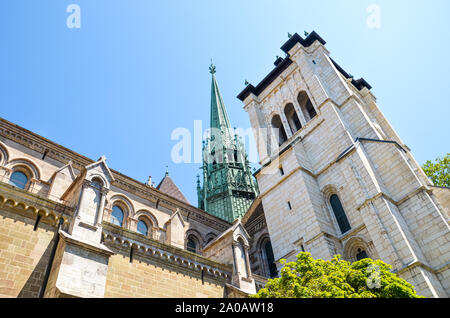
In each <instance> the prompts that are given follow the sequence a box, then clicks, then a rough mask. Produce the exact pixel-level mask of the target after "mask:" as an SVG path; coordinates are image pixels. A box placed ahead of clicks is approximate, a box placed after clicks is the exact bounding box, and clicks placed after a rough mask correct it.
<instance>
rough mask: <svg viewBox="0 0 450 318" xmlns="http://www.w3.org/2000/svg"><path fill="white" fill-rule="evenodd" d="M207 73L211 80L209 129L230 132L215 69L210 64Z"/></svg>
mask: <svg viewBox="0 0 450 318" xmlns="http://www.w3.org/2000/svg"><path fill="white" fill-rule="evenodd" d="M209 71H210V73H211V75H212V79H211V128H217V129H220V130H226V131H229V130H230V120H229V119H228V114H227V110H226V109H225V104H224V102H223V99H222V95H221V94H220V91H219V86H218V85H217V81H216V76H215V75H214V74H215V73H216V67H215V66H214V64H212V63H211V65H210V67H209Z"/></svg>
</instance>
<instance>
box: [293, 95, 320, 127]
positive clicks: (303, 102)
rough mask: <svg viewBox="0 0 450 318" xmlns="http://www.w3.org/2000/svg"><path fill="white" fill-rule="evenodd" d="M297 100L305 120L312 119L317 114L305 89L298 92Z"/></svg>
mask: <svg viewBox="0 0 450 318" xmlns="http://www.w3.org/2000/svg"><path fill="white" fill-rule="evenodd" d="M297 101H298V104H299V105H300V109H301V110H302V113H303V116H304V117H305V119H306V121H309V120H311V119H313V118H314V117H315V116H316V115H317V114H316V110H315V109H314V106H313V104H312V103H311V100H310V99H309V97H308V94H307V93H306V92H305V91H302V92H300V93H299V94H298V96H297Z"/></svg>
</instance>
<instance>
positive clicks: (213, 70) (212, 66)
mask: <svg viewBox="0 0 450 318" xmlns="http://www.w3.org/2000/svg"><path fill="white" fill-rule="evenodd" d="M209 72H210V73H211V74H215V73H216V66H215V65H214V64H213V61H212V59H211V65H210V66H209Z"/></svg>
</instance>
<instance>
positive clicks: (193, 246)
mask: <svg viewBox="0 0 450 318" xmlns="http://www.w3.org/2000/svg"><path fill="white" fill-rule="evenodd" d="M186 248H187V250H188V251H189V252H192V253H196V252H197V241H196V239H195V238H193V237H192V236H189V238H188V241H187V244H186Z"/></svg>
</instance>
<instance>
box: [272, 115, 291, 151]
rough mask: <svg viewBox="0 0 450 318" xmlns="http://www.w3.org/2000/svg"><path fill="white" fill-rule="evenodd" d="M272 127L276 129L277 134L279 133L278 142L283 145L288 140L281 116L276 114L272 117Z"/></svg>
mask: <svg viewBox="0 0 450 318" xmlns="http://www.w3.org/2000/svg"><path fill="white" fill-rule="evenodd" d="M272 128H273V129H274V133H275V136H277V135H278V144H279V145H280V146H281V145H282V144H283V143H284V142H285V141H286V140H287V135H286V132H285V131H284V127H283V123H282V122H281V118H280V116H278V115H274V116H273V117H272Z"/></svg>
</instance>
